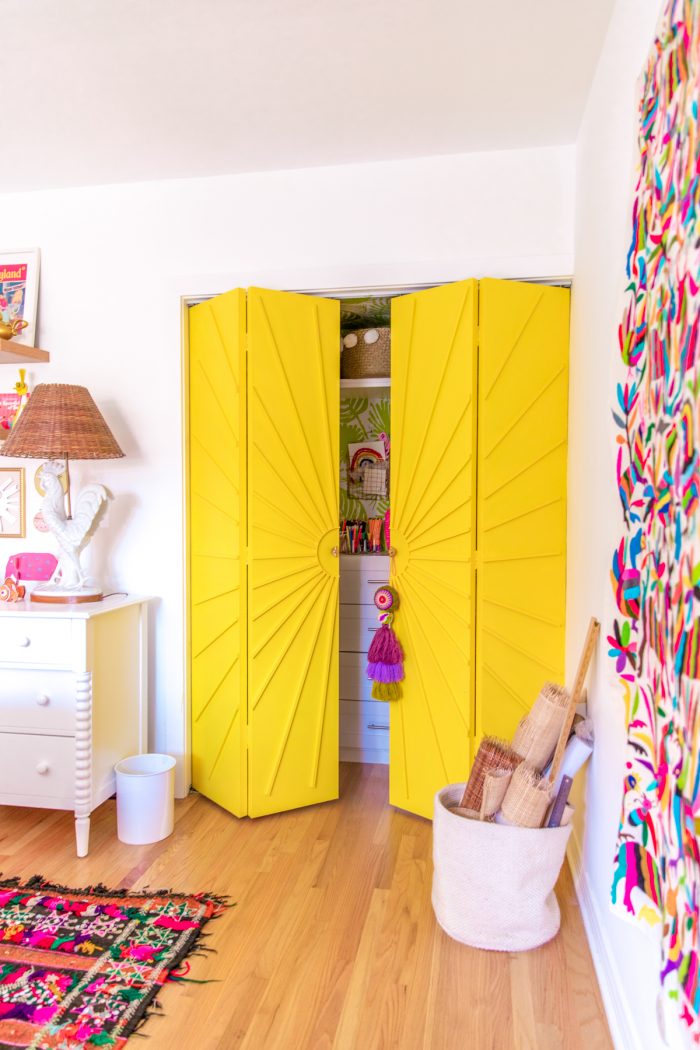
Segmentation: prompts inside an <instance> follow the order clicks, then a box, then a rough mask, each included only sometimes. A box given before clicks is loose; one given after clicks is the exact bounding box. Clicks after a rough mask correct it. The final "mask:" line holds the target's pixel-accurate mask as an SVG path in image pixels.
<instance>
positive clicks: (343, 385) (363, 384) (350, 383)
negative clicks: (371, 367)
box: [340, 376, 391, 390]
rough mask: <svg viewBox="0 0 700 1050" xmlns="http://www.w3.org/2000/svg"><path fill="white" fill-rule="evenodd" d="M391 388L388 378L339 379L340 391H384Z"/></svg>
mask: <svg viewBox="0 0 700 1050" xmlns="http://www.w3.org/2000/svg"><path fill="white" fill-rule="evenodd" d="M390 386H391V379H390V377H389V376H380V377H379V378H378V379H341V380H340V389H341V390H385V389H386V388H387V387H390Z"/></svg>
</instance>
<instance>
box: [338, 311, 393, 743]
mask: <svg viewBox="0 0 700 1050" xmlns="http://www.w3.org/2000/svg"><path fill="white" fill-rule="evenodd" d="M340 334H341V348H342V349H341V370H340V375H341V378H340V443H339V445H340V463H339V479H340V500H339V515H340V519H339V526H340V528H339V536H340V539H339V545H340V607H339V620H340V643H339V645H340V653H339V693H340V696H339V700H340V758H341V761H345V762H379V763H384V764H387V763H388V762H389V709H388V706H387V704H386V703H382V702H381V701H379V700H373V699H372V695H371V692H372V682H371V681H369V680H368V678H367V674H366V665H367V652H368V650H369V646H370V643H371V642H372V639H373V637H374V634H375V632H376V631H377V629H378V626H379V625H378V618H377V617H378V612H377V609H376V607H375V605H374V600H373V598H374V593H375V591H376V589H377V587H380V586H382V585H383V584H387V583H388V582H389V575H390V558H389V547H390V542H391V507H390V499H389V494H390V476H391V474H390V472H391V349H390V348H391V298H390V297H389V296H385V295H365V296H360V297H349V298H346V299H341V300H340ZM348 372H352V373H357V372H359V373H361V374H360V375H355V376H351V375H347V374H346V373H348ZM366 372H371V373H372V375H371V376H367V375H366V374H365V373H366ZM380 373H383V374H380Z"/></svg>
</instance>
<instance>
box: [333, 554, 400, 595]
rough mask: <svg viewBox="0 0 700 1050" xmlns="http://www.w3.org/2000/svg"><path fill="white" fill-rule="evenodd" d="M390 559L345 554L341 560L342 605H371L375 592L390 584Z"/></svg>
mask: <svg viewBox="0 0 700 1050" xmlns="http://www.w3.org/2000/svg"><path fill="white" fill-rule="evenodd" d="M389 566H390V559H389V557H388V556H387V557H384V555H381V554H367V555H364V556H363V555H361V554H345V555H341V559H340V604H341V605H343V604H348V605H371V606H372V608H374V592H375V591H376V589H377V587H381V586H383V585H384V584H386V583H388V582H389Z"/></svg>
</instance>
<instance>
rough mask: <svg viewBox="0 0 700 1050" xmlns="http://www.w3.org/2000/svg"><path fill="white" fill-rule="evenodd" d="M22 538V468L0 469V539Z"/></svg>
mask: <svg viewBox="0 0 700 1050" xmlns="http://www.w3.org/2000/svg"><path fill="white" fill-rule="evenodd" d="M23 536H24V468H23V467H0V539H13V540H18V539H22V538H23Z"/></svg>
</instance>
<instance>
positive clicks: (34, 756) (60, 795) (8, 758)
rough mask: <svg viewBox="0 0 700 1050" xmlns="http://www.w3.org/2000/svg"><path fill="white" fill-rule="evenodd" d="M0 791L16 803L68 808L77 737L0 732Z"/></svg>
mask: <svg viewBox="0 0 700 1050" xmlns="http://www.w3.org/2000/svg"><path fill="white" fill-rule="evenodd" d="M0 753H1V754H2V764H0V793H1V794H2V795H4V796H10V797H11V798H12V800H13V801H12V804H13V805H19V806H23V805H30V806H41V805H43V804H44V803H46V804H47V805H50V806H51V807H52V808H53V806H54V803H55V802H57V801H61V802H62V803H63V804H64V805H63V806H61V807H59V808H68V806H70V802H71V800H72V798H73V787H74V782H75V773H74V767H75V738H74V737H72V736H33V735H31V734H29V733H2V734H0Z"/></svg>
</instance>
